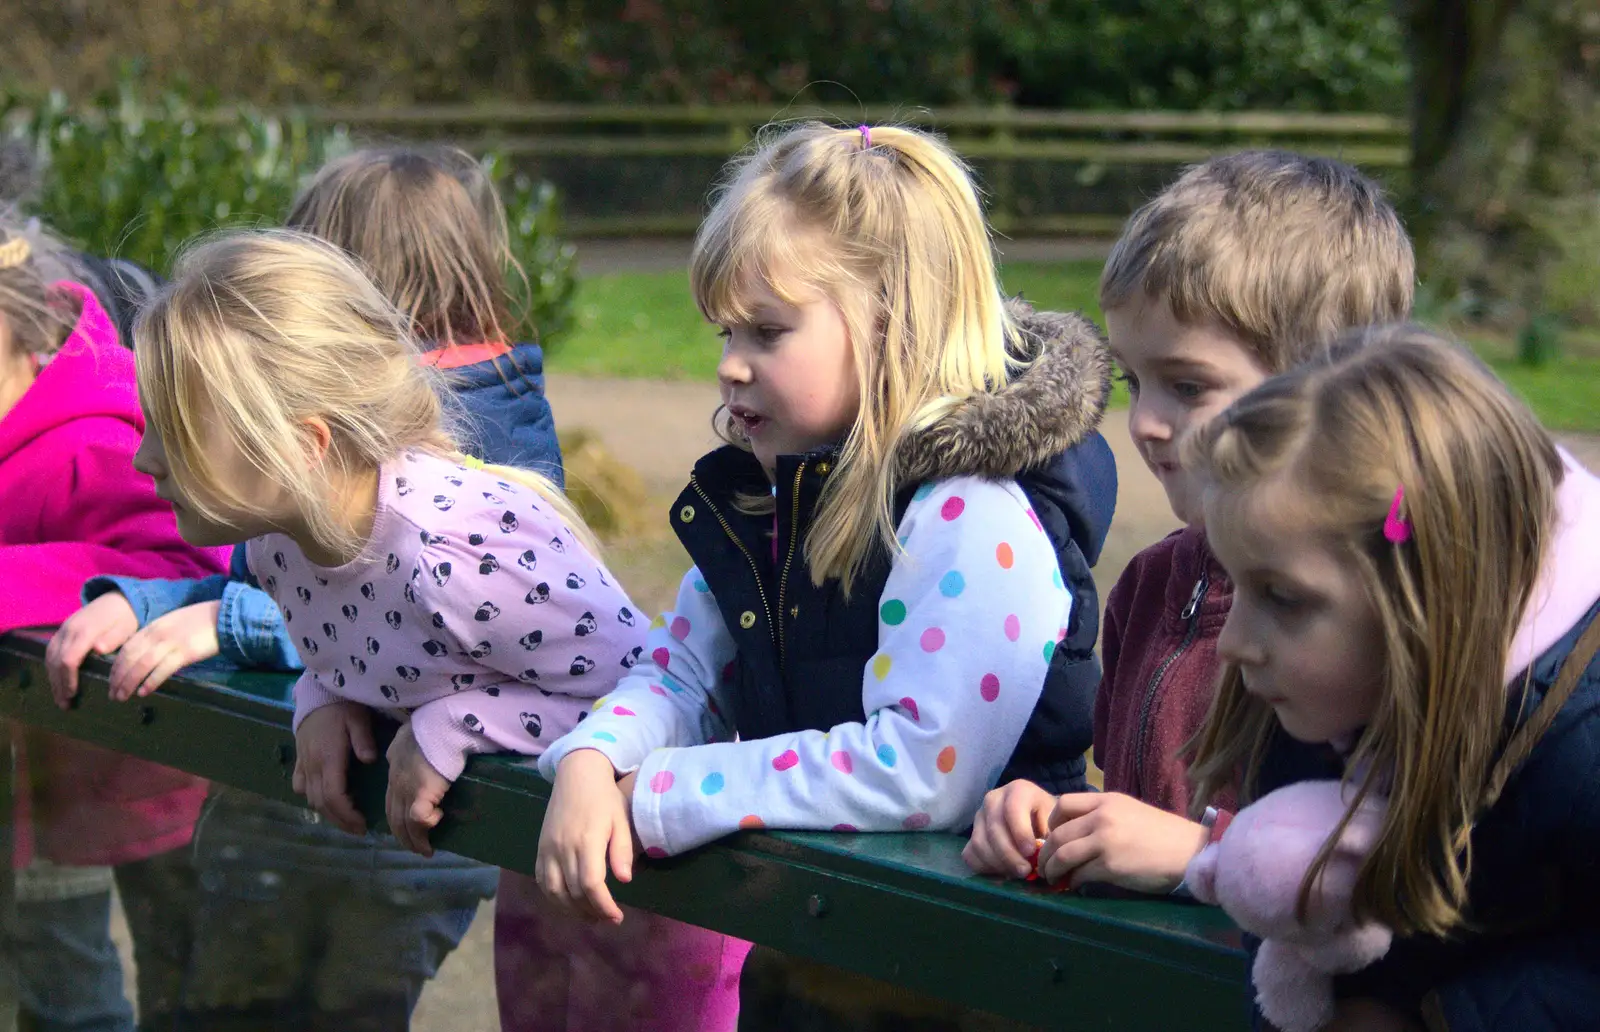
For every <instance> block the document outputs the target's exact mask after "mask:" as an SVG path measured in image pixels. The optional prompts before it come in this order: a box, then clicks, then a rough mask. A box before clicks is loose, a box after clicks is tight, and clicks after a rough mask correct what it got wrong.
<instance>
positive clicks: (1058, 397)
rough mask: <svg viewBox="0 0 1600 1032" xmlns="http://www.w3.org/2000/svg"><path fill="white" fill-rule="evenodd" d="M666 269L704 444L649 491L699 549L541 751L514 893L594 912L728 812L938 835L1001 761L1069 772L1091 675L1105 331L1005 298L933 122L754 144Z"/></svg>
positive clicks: (988, 782)
mask: <svg viewBox="0 0 1600 1032" xmlns="http://www.w3.org/2000/svg"><path fill="white" fill-rule="evenodd" d="M690 282H691V286H692V289H693V291H694V297H695V301H696V303H697V304H698V305H699V307H700V310H701V312H702V313H703V314H704V316H705V318H706V320H707V322H708V323H710V324H711V326H712V327H713V328H714V330H715V332H716V333H717V334H718V336H719V337H720V338H721V348H722V360H721V363H720V365H719V366H718V370H717V372H718V380H719V382H720V385H721V388H722V402H723V404H722V407H721V409H720V410H719V411H718V413H717V423H718V427H719V429H720V431H721V432H722V434H723V436H724V438H725V439H726V440H727V441H728V444H727V445H726V446H725V447H723V448H720V449H719V450H717V451H715V452H712V453H711V454H709V455H707V456H705V457H704V458H703V459H701V460H700V461H699V462H698V463H697V464H696V466H695V468H694V471H693V473H692V474H691V475H690V478H689V484H688V486H687V487H686V488H685V490H684V491H683V493H682V494H681V495H680V496H679V498H678V500H677V501H676V502H675V503H674V505H673V506H672V509H671V519H672V525H673V529H674V530H675V531H676V532H677V533H678V536H679V539H680V540H681V541H682V542H683V544H684V545H685V547H686V548H687V550H688V552H689V554H690V557H691V558H692V559H693V560H694V562H695V567H694V568H693V569H691V570H690V571H689V572H688V574H687V575H686V576H685V577H684V580H683V583H682V586H681V588H680V590H679V593H678V599H677V603H676V605H675V607H674V608H673V610H672V611H671V612H668V613H665V614H663V615H662V617H661V618H660V620H658V621H657V625H656V626H655V627H654V629H653V630H652V631H651V634H650V640H649V645H648V647H647V649H646V653H645V659H644V661H643V662H641V663H640V664H639V665H638V666H637V667H635V668H634V670H633V671H632V672H631V673H630V674H629V675H628V676H626V677H624V678H622V679H621V681H620V682H619V683H618V684H617V685H616V686H615V690H614V691H612V692H611V693H610V694H609V695H607V696H606V702H605V704H604V705H603V706H602V707H601V708H600V709H599V710H598V711H597V712H596V714H595V716H593V717H591V718H590V719H589V720H588V721H586V722H585V723H584V726H583V727H581V728H578V729H577V730H575V731H574V732H573V733H572V734H570V735H568V736H567V737H566V738H564V739H562V740H561V741H560V742H558V743H556V745H555V746H554V747H552V749H551V750H549V751H547V752H546V753H545V755H544V757H543V759H542V760H541V762H540V769H541V770H542V771H544V773H545V775H546V776H547V777H551V778H553V779H554V781H555V790H554V793H553V795H552V798H551V803H550V809H549V811H548V815H547V817H546V820H545V825H544V830H543V833H542V836H541V841H540V852H539V860H538V877H539V880H540V883H541V884H542V885H543V886H544V888H545V890H546V891H547V892H548V893H550V894H551V895H552V896H553V897H555V898H557V899H560V900H565V901H568V902H570V903H572V904H573V905H574V906H575V907H576V908H578V909H579V910H580V912H583V913H586V914H589V915H591V916H595V917H604V918H609V919H611V920H621V912H620V910H618V908H617V907H616V905H615V903H614V901H613V900H612V898H611V896H610V893H609V892H608V891H607V890H606V887H605V876H606V873H607V870H608V869H609V870H610V871H612V872H614V873H616V874H617V876H618V877H619V878H622V879H623V880H626V879H627V878H629V877H631V874H632V866H633V862H634V856H633V849H634V847H633V842H634V836H635V835H637V837H638V840H639V842H640V844H641V845H642V848H643V849H644V850H645V852H647V853H648V854H649V855H651V856H665V855H670V854H674V853H680V852H683V851H684V850H687V849H691V848H693V847H695V846H698V845H700V844H702V843H705V842H708V841H710V840H712V839H715V838H717V837H719V836H722V835H725V834H728V833H730V832H733V831H736V830H738V829H739V828H762V827H765V828H800V829H813V830H823V831H826V830H830V829H831V830H838V831H852V832H854V831H862V832H868V831H904V830H923V829H934V830H954V829H956V828H959V827H961V826H962V825H963V824H964V823H966V822H968V821H969V820H970V818H971V816H972V814H973V812H974V811H975V809H976V807H977V804H978V802H979V800H980V799H981V798H982V796H983V793H984V792H985V791H986V790H987V789H989V788H991V787H993V785H994V784H996V782H997V780H998V779H1000V778H1001V777H1002V776H1011V777H1016V776H1025V777H1030V778H1033V779H1035V780H1040V781H1043V782H1045V783H1048V784H1051V785H1053V786H1058V787H1056V788H1055V789H1054V790H1055V791H1071V790H1073V789H1074V788H1082V787H1083V775H1084V770H1083V760H1082V757H1083V753H1084V751H1085V750H1086V749H1087V747H1088V745H1089V738H1090V726H1091V722H1092V721H1091V716H1092V707H1093V690H1094V685H1095V683H1096V682H1097V681H1098V677H1099V671H1098V667H1097V666H1096V665H1095V661H1094V658H1093V644H1094V637H1095V630H1096V626H1097V624H1096V608H1097V605H1096V598H1095V594H1094V588H1093V581H1092V579H1091V578H1090V576H1089V566H1090V564H1091V563H1092V562H1093V561H1094V559H1095V557H1096V554H1097V552H1098V549H1099V546H1100V542H1101V540H1102V539H1103V537H1104V533H1105V530H1106V526H1107V524H1108V523H1109V520H1110V514H1111V508H1112V505H1113V502H1114V498H1115V473H1114V470H1113V468H1112V463H1111V456H1110V453H1109V450H1108V449H1107V447H1106V445H1105V442H1104V441H1103V440H1102V439H1101V438H1100V437H1099V435H1098V434H1097V433H1096V432H1095V427H1096V426H1097V424H1098V421H1099V418H1100V414H1101V412H1102V409H1103V407H1104V404H1105V396H1106V387H1107V383H1108V380H1109V365H1108V360H1107V357H1106V354H1105V348H1104V345H1103V341H1102V339H1101V337H1100V335H1099V333H1098V331H1097V330H1096V329H1095V328H1094V327H1093V326H1092V325H1091V324H1090V323H1088V322H1087V321H1086V320H1084V319H1082V318H1080V317H1077V316H1072V315H1050V314H1044V313H1036V312H1033V311H1032V310H1031V309H1029V308H1028V307H1027V306H1025V305H1021V304H1017V303H1008V302H1007V301H1006V300H1005V298H1004V297H1003V295H1002V292H1001V287H1000V282H999V278H998V275H997V271H996V266H995V259H994V252H993V248H992V246H991V242H990V237H989V230H988V227H987V226H986V224H985V222H984V218H983V214H982V210H981V206H980V203H979V197H978V192H977V190H976V188H975V186H974V184H973V180H972V178H971V175H970V174H969V172H968V170H967V169H966V167H965V166H964V165H963V163H962V162H961V160H960V159H959V158H958V157H957V156H956V155H955V154H954V153H953V152H952V151H951V150H950V149H949V148H948V147H947V146H946V145H945V144H944V143H943V142H942V141H940V140H939V139H937V138H936V137H934V136H932V135H929V134H927V133H923V132H918V131H916V130H912V129H904V128H898V127H894V126H859V127H846V128H839V127H833V126H829V125H823V124H819V123H807V124H803V125H798V126H794V127H791V128H787V129H783V130H774V131H772V132H771V133H769V134H766V135H765V136H763V138H762V139H761V140H760V141H759V142H758V143H757V144H756V145H755V146H754V147H753V148H752V149H751V150H750V152H749V153H747V154H746V155H744V156H743V157H741V158H739V159H737V160H736V161H735V162H734V163H733V165H732V166H731V167H730V169H729V173H728V176H727V180H726V182H725V184H724V186H723V188H722V189H721V191H720V192H719V194H718V196H717V200H716V203H715V205H714V207H713V208H712V211H711V213H710V215H709V216H708V217H707V219H706V221H705V222H704V224H703V225H702V226H701V228H700V232H699V235H698V237H697V238H696V240H695V246H694V252H693V257H692V259H691V266H690ZM708 336H709V334H708Z"/></svg>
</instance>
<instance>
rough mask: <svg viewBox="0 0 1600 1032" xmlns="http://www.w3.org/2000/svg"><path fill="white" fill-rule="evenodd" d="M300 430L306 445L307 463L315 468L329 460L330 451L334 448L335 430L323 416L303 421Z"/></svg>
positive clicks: (310, 417) (308, 417) (307, 418)
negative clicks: (324, 460) (326, 459)
mask: <svg viewBox="0 0 1600 1032" xmlns="http://www.w3.org/2000/svg"><path fill="white" fill-rule="evenodd" d="M300 429H301V432H302V433H303V435H304V440H305V443H306V461H307V462H308V463H309V464H310V465H313V466H315V465H316V464H317V463H319V462H321V461H322V460H323V459H325V458H327V455H328V449H329V448H331V447H332V446H333V430H332V429H331V428H329V426H328V422H327V420H325V419H323V418H322V417H321V416H307V417H306V418H305V419H302V420H301V421H300Z"/></svg>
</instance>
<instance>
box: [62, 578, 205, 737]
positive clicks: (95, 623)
mask: <svg viewBox="0 0 1600 1032" xmlns="http://www.w3.org/2000/svg"><path fill="white" fill-rule="evenodd" d="M138 630H139V617H138V616H137V615H135V614H134V611H133V606H131V605H129V604H128V600H127V599H126V598H124V597H122V595H121V594H120V593H118V592H115V591H112V592H107V593H106V594H104V595H101V596H100V597H99V598H97V599H95V600H94V601H93V602H90V603H89V604H88V605H86V606H84V607H83V608H82V609H80V610H78V611H77V612H76V613H73V614H72V615H71V616H69V617H67V619H66V622H65V623H63V624H62V625H61V627H60V628H59V629H58V630H57V631H56V633H55V635H54V636H53V637H51V639H50V644H49V645H48V646H47V647H46V648H45V651H44V665H45V672H46V673H47V674H48V675H49V677H50V694H51V696H52V697H53V698H54V699H55V701H56V705H57V706H60V707H61V708H62V709H66V708H67V707H68V706H70V705H72V700H73V699H74V698H76V697H77V695H78V668H79V667H81V666H82V665H83V661H84V659H86V658H87V657H88V655H89V653H91V652H98V653H100V654H101V655H108V654H110V653H112V652H115V651H117V650H118V649H120V648H121V647H122V646H123V644H124V643H126V642H127V641H128V639H129V638H132V637H133V636H134V635H135V634H137V633H138ZM213 633H214V632H213Z"/></svg>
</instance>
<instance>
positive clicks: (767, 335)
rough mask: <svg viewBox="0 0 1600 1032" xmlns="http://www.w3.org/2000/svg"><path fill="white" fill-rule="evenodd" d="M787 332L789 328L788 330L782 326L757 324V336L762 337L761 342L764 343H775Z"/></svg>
mask: <svg viewBox="0 0 1600 1032" xmlns="http://www.w3.org/2000/svg"><path fill="white" fill-rule="evenodd" d="M787 332H788V330H786V329H785V328H784V327H782V326H757V327H756V336H757V337H760V338H761V343H763V344H774V343H777V340H778V338H779V337H782V336H783V335H784V334H785V333H787Z"/></svg>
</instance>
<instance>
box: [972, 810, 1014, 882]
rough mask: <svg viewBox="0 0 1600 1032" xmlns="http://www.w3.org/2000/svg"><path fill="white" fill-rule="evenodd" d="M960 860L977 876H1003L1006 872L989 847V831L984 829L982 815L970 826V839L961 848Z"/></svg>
mask: <svg viewBox="0 0 1600 1032" xmlns="http://www.w3.org/2000/svg"><path fill="white" fill-rule="evenodd" d="M961 859H962V860H965V861H966V864H967V866H968V867H969V868H971V869H972V870H973V872H974V873H977V874H1004V873H1005V871H1006V868H1005V865H1004V864H1002V863H998V862H997V858H996V857H995V855H994V849H993V848H992V847H991V846H990V845H989V830H988V828H987V827H985V822H984V820H983V815H982V814H979V815H978V822H977V823H976V824H974V825H973V826H972V837H971V838H970V839H968V840H967V844H966V845H965V846H962V847H961Z"/></svg>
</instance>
